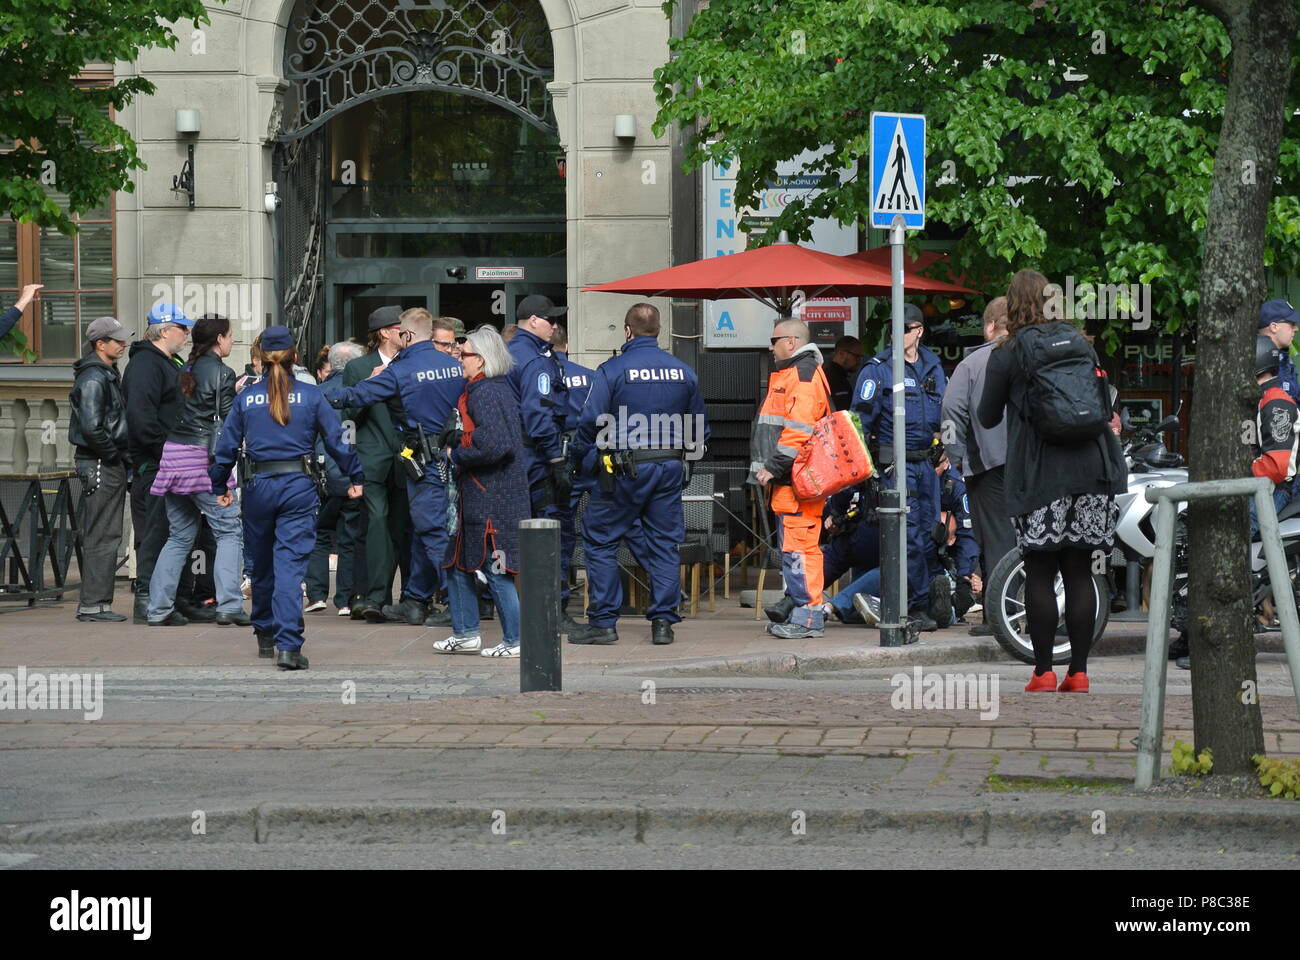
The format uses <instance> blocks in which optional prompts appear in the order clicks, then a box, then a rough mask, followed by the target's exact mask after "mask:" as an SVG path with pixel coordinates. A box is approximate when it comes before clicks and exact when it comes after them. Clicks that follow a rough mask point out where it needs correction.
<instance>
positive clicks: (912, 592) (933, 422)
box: [853, 303, 948, 630]
mask: <svg viewBox="0 0 1300 960" xmlns="http://www.w3.org/2000/svg"><path fill="white" fill-rule="evenodd" d="M924 332H925V319H924V317H923V316H922V314H921V311H920V309H919V308H918V307H916V306H915V305H913V304H910V303H909V304H907V305H906V306H905V307H904V314H903V359H904V366H903V384H904V388H905V391H906V400H905V403H906V410H907V436H906V438H905V441H904V442H905V444H906V448H907V463H906V464H903V465H902V469H904V470H905V471H906V472H907V498H908V508H909V509H908V513H907V592H908V616H910V617H912V618H914V619H915V620H917V621H918V623H919V626H920V629H922V630H934V629H936V628H937V624H936V623H935V621H934V620H933V619H931V617H930V614H929V606H930V582H929V581H930V578H929V569H928V564H927V562H926V558H927V557H928V556H929V553H930V543H932V540H931V532H932V530H933V528H934V524H935V521H936V520H938V518H939V482H938V477H937V476H936V475H935V472H934V467H933V466H932V465H931V464H930V456H931V452H932V448H933V446H934V442H935V435H936V434H937V433H938V432H939V423H940V419H941V416H942V403H943V391H944V388H945V387H946V386H947V382H948V381H947V378H946V377H945V376H944V372H943V366H942V365H941V364H940V362H939V358H938V356H937V355H935V354H934V353H933V352H932V351H930V350H927V349H926V348H925V347H923V346H921V337H922V335H923V334H924ZM893 370H894V348H893V347H887V348H886V349H885V350H884V351H883V352H882V353H880V354H878V355H876V356H875V357H873V358H872V359H871V360H870V361H869V362H868V363H866V364H865V365H864V366H863V368H862V372H861V373H859V374H858V382H857V384H856V385H855V387H854V389H853V409H854V410H855V411H856V412H857V413H858V414H859V415H860V417H861V419H862V430H863V433H865V434H869V435H871V436H873V437H874V440H873V445H872V453H873V455H874V456H875V457H876V462H877V463H879V464H882V465H890V464H892V462H893V457H894V396H893ZM884 482H886V483H888V484H889V485H890V486H891V487H892V486H893V484H894V482H895V481H894V479H893V477H892V476H890V477H888V478H885V479H884Z"/></svg>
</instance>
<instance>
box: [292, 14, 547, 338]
mask: <svg viewBox="0 0 1300 960" xmlns="http://www.w3.org/2000/svg"><path fill="white" fill-rule="evenodd" d="M552 74H553V62H552V51H551V45H550V36H549V33H548V31H547V24H546V19H545V16H544V14H543V12H542V9H541V5H540V4H539V3H538V2H537V0H459V2H457V0H301V2H300V3H299V5H298V7H297V9H296V11H295V14H294V16H293V17H292V19H291V21H290V24H289V32H288V37H287V41H286V46H285V79H286V80H287V81H288V83H289V89H288V91H287V94H286V97H285V110H284V120H283V127H282V130H283V132H282V134H281V137H280V148H279V149H278V150H277V152H276V180H277V182H278V183H280V184H281V185H282V195H283V200H284V202H283V205H282V207H281V209H280V211H279V215H278V217H277V226H278V228H279V229H278V231H277V232H278V237H277V246H278V248H279V250H280V259H279V290H278V292H279V294H280V302H281V303H282V304H283V308H284V320H285V322H286V323H288V324H289V325H290V326H291V328H293V329H294V330H295V332H296V333H297V336H298V340H299V343H300V345H301V346H303V347H308V348H312V347H315V346H316V345H318V344H320V343H323V342H328V341H332V340H334V339H339V338H345V337H352V336H357V335H362V336H364V333H365V319H366V317H367V316H368V315H369V313H370V312H371V311H372V310H373V309H374V308H375V307H377V306H382V305H384V304H390V303H392V304H399V305H401V306H404V307H409V306H417V305H418V306H425V307H427V308H428V309H429V310H430V311H432V312H433V313H435V315H437V314H442V315H451V316H458V317H460V318H461V319H462V320H464V321H465V323H466V326H467V327H473V326H475V325H477V324H478V323H480V322H495V323H497V325H498V326H499V325H500V324H501V323H502V322H504V321H505V319H506V318H508V317H511V316H512V315H513V308H514V302H515V300H516V299H517V298H518V297H519V296H522V293H523V292H524V291H525V290H527V291H529V292H531V291H541V292H545V293H547V294H548V295H549V296H551V298H552V299H553V300H556V301H557V302H562V301H563V300H564V296H565V222H564V180H563V179H562V178H563V175H564V170H563V163H562V156H563V154H562V152H561V149H560V145H559V138H558V135H557V132H556V129H555V122H554V115H553V111H552V106H551V102H550V97H549V95H548V93H547V90H546V83H547V82H548V81H549V80H550V79H551V76H552Z"/></svg>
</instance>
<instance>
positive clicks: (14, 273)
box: [0, 144, 116, 363]
mask: <svg viewBox="0 0 1300 960" xmlns="http://www.w3.org/2000/svg"><path fill="white" fill-rule="evenodd" d="M11 147H12V144H0V150H3V149H6V148H11ZM46 191H47V192H48V193H49V195H50V196H51V197H52V198H54V200H55V201H56V202H57V203H58V204H59V205H60V206H61V207H63V208H64V209H67V199H68V198H67V197H66V195H64V194H62V193H59V192H58V190H56V189H55V188H54V187H47V188H46ZM114 206H115V199H114V198H112V197H110V198H109V199H108V200H107V201H105V202H104V204H103V205H102V206H100V207H98V208H96V209H94V210H87V211H86V212H85V213H83V214H81V215H79V216H74V217H73V220H74V221H75V222H76V223H77V225H78V226H79V228H80V230H79V232H78V233H76V234H75V235H73V236H70V237H68V236H64V235H63V234H61V233H59V232H58V231H57V230H55V229H54V228H52V227H41V226H38V225H37V224H34V223H18V222H16V221H14V220H12V219H8V218H0V301H3V302H4V304H5V305H7V304H10V303H13V302H14V301H15V300H16V299H18V293H19V291H21V290H22V288H23V287H24V286H26V285H27V284H29V283H43V284H45V289H44V290H42V291H41V294H40V299H39V300H38V301H37V302H36V303H35V304H33V305H32V306H31V307H28V309H27V313H26V315H25V316H24V317H23V319H22V321H21V322H20V329H21V330H22V331H23V333H25V334H26V335H27V340H28V343H29V344H30V346H31V348H32V349H33V350H35V351H36V354H37V357H38V360H39V361H41V362H50V363H68V362H70V361H72V360H75V359H76V358H78V357H80V356H81V347H82V338H83V335H84V332H85V329H86V327H87V326H89V324H90V323H91V321H93V320H94V319H95V318H96V317H103V316H112V315H114V313H115V306H114V304H115V300H114V290H115V283H114V281H115V279H116V277H115V270H114V264H115V260H114V253H115V250H114V239H115V237H114V224H113V220H114V217H113V212H114ZM0 212H3V213H6V214H7V213H9V211H8V210H5V211H0ZM0 362H3V363H18V362H21V361H20V359H19V358H18V357H17V356H15V355H13V354H7V355H0Z"/></svg>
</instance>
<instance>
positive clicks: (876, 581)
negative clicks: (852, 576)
mask: <svg viewBox="0 0 1300 960" xmlns="http://www.w3.org/2000/svg"><path fill="white" fill-rule="evenodd" d="M951 579H952V578H951V577H949V580H951ZM855 593H865V594H867V595H868V596H871V597H876V598H879V597H880V568H879V567H876V568H875V569H874V570H868V571H867V572H866V573H864V574H863V575H862V576H860V577H858V579H856V580H854V581H853V582H852V583H850V584H849V585H848V586H847V587H845V588H844V589H843V590H841V591H840V592H839V593H837V594H835V596H833V597H831V605H832V606H834V607H835V609H836V610H838V611H839V613H840V616H841V617H843V618H844V622H845V623H861V622H862V617H861V616H860V615H859V614H858V610H857V608H856V607H855V606H853V595H854V594H855ZM956 622H957V608H956V607H954V608H953V611H952V619H950V620H949V621H948V622H947V623H941V624H939V626H941V627H951V626H952V625H953V624H954V623H956Z"/></svg>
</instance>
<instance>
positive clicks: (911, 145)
mask: <svg viewBox="0 0 1300 960" xmlns="http://www.w3.org/2000/svg"><path fill="white" fill-rule="evenodd" d="M899 214H902V215H903V223H904V225H905V226H906V227H907V229H909V230H923V229H924V228H925V117H924V116H922V115H921V114H916V113H872V114H871V225H872V226H873V227H879V228H880V229H882V230H888V229H889V227H890V226H891V225H892V224H893V222H894V217H896V216H898V215H899Z"/></svg>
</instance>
